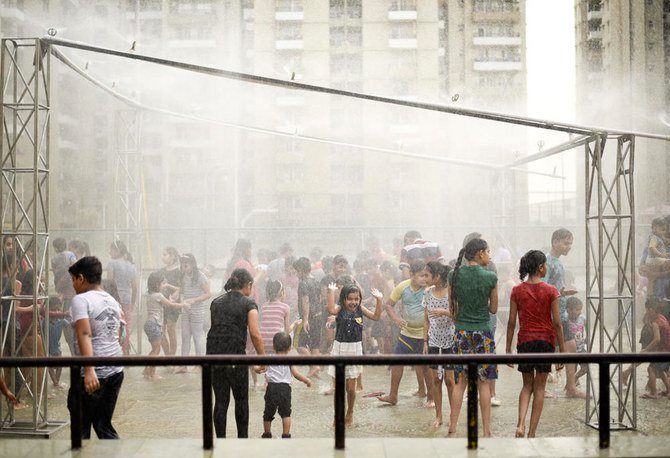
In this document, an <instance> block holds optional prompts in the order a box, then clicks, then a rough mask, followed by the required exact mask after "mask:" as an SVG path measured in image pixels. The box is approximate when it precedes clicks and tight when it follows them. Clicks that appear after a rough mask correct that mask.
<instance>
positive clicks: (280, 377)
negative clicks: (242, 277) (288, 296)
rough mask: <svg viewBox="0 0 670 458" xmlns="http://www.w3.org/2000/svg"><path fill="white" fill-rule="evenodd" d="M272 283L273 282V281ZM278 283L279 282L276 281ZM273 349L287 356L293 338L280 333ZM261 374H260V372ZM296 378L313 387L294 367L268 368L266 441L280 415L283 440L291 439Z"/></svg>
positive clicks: (265, 413)
mask: <svg viewBox="0 0 670 458" xmlns="http://www.w3.org/2000/svg"><path fill="white" fill-rule="evenodd" d="M271 281H272V280H271ZM274 281H277V280H274ZM272 348H274V352H275V354H277V355H287V354H288V352H289V350H290V349H291V336H290V335H288V333H286V332H278V333H276V334H275V335H274V337H273V338H272ZM259 373H260V372H259ZM293 377H295V378H296V379H297V380H300V381H301V382H302V383H304V384H305V385H307V387H311V386H312V382H311V380H310V379H309V378H307V377H305V376H304V375H302V374H301V373H300V372H298V370H297V369H296V368H294V367H293V366H268V367H267V371H266V372H265V380H267V382H268V386H267V388H266V390H265V409H264V410H263V435H262V436H261V437H262V438H264V439H270V438H271V437H272V420H273V419H274V416H275V413H279V416H280V417H281V423H282V435H281V437H282V439H289V438H290V437H291V381H292V380H293Z"/></svg>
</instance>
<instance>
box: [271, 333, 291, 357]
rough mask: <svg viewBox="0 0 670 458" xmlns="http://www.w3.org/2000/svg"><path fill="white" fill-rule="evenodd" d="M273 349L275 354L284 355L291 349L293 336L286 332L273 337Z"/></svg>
mask: <svg viewBox="0 0 670 458" xmlns="http://www.w3.org/2000/svg"><path fill="white" fill-rule="evenodd" d="M272 348H274V349H275V353H283V352H285V351H288V350H289V348H291V336H290V335H289V334H288V333H286V332H278V333H277V334H275V335H274V337H272Z"/></svg>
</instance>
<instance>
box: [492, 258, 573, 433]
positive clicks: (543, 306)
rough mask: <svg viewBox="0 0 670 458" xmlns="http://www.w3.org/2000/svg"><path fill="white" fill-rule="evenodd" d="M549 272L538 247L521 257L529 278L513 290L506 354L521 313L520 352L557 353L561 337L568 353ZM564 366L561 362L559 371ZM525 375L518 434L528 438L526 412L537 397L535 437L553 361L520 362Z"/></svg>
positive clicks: (532, 429)
mask: <svg viewBox="0 0 670 458" xmlns="http://www.w3.org/2000/svg"><path fill="white" fill-rule="evenodd" d="M546 274H547V257H546V256H545V255H544V253H542V252H541V251H538V250H531V251H529V252H528V253H526V254H525V255H524V256H523V257H522V258H521V263H520V265H519V277H520V278H521V280H524V279H525V281H524V282H523V283H521V284H519V285H517V286H515V287H514V288H513V289H512V295H511V297H510V309H509V320H508V322H507V345H506V348H505V351H506V353H511V352H512V341H513V340H514V330H515V327H516V318H517V314H518V316H519V335H518V337H517V347H516V348H517V353H553V352H554V351H555V349H554V342H556V340H558V346H559V348H560V350H561V352H565V341H564V339H563V328H562V326H561V319H560V311H559V304H558V302H559V297H560V295H559V293H558V290H557V289H556V288H555V287H554V286H551V285H549V284H547V283H544V282H543V281H542V278H543V277H544V276H545V275H546ZM558 369H560V365H557V370H558ZM519 372H521V376H522V377H523V388H522V389H521V393H519V418H518V421H517V426H516V434H515V436H516V437H524V434H525V430H526V414H527V412H528V406H529V404H530V399H531V397H532V398H533V410H532V412H531V415H530V428H529V429H528V437H535V433H536V432H537V425H538V423H539V422H540V415H541V414H542V406H543V404H544V393H545V387H546V384H547V376H548V374H549V372H551V364H519Z"/></svg>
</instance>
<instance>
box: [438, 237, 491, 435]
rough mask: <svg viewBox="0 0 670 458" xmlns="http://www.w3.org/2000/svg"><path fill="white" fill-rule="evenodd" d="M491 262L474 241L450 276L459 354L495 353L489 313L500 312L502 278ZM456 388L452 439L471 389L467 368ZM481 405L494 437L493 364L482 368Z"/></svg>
mask: <svg viewBox="0 0 670 458" xmlns="http://www.w3.org/2000/svg"><path fill="white" fill-rule="evenodd" d="M490 261H491V250H489V246H488V244H487V243H486V241H484V240H482V239H479V238H477V239H473V240H471V241H470V242H468V244H467V245H465V248H463V249H462V250H461V252H460V253H459V254H458V260H457V261H456V266H455V267H454V270H453V271H452V272H450V273H449V287H448V290H447V291H448V295H449V303H450V304H451V307H452V311H453V312H452V313H453V319H454V322H455V324H456V334H455V347H456V351H457V352H458V353H459V354H473V353H495V351H496V350H495V341H494V340H493V332H492V330H491V320H490V318H489V313H496V312H497V311H498V286H497V285H498V277H497V276H496V274H495V273H493V272H490V271H488V270H486V269H485V268H484V267H485V266H486V265H487V264H488V263H489V262H490ZM454 371H455V374H454V375H455V378H456V386H455V389H454V393H453V399H452V408H451V419H450V421H449V435H450V436H451V435H453V434H455V432H456V426H457V425H458V416H459V414H460V412H461V406H462V405H463V393H464V392H465V388H466V386H467V383H466V374H465V367H464V366H456V367H455V368H454ZM478 375H479V377H478V378H479V380H478V381H477V389H478V391H479V405H480V408H481V411H482V424H483V427H484V437H490V436H491V390H490V384H489V382H488V381H489V380H495V379H497V378H498V369H497V367H496V366H495V365H493V364H481V365H480V366H479V367H478Z"/></svg>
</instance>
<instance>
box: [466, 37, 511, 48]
mask: <svg viewBox="0 0 670 458" xmlns="http://www.w3.org/2000/svg"><path fill="white" fill-rule="evenodd" d="M472 44H473V45H475V46H521V37H500V36H498V37H474V38H473V40H472Z"/></svg>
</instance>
